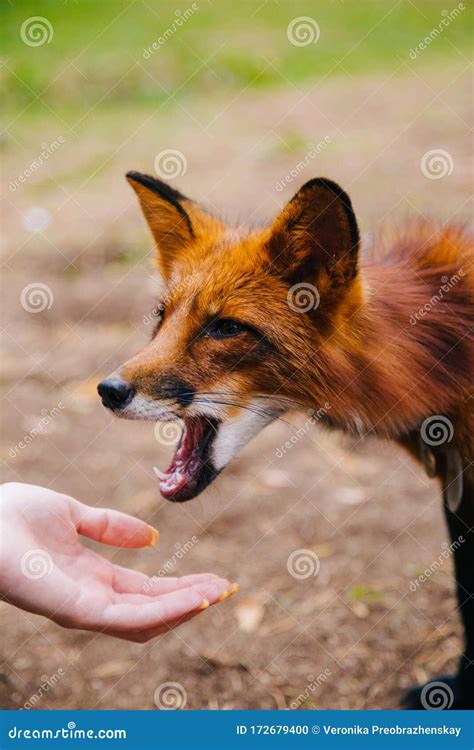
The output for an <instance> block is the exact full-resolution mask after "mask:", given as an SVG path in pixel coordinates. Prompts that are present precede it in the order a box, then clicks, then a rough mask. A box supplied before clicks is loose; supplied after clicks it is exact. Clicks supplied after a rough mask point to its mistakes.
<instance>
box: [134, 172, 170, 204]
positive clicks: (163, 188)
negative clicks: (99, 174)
mask: <svg viewBox="0 0 474 750" xmlns="http://www.w3.org/2000/svg"><path fill="white" fill-rule="evenodd" d="M125 177H126V178H127V180H131V181H132V182H137V183H138V184H139V185H143V187H145V188H147V189H148V190H151V192H152V193H155V194H156V195H159V196H160V198H163V199H164V200H167V201H169V202H170V203H176V202H179V201H182V200H184V199H185V196H184V195H183V194H182V193H180V192H179V190H176V189H175V188H173V187H171V185H169V184H168V183H167V182H163V180H159V179H158V178H157V177H151V176H150V175H148V174H142V173H141V172H135V171H133V170H132V171H131V172H127V174H126V175H125Z"/></svg>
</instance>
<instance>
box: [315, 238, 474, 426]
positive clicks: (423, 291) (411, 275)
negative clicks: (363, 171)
mask: <svg viewBox="0 0 474 750" xmlns="http://www.w3.org/2000/svg"><path fill="white" fill-rule="evenodd" d="M358 282H359V288H358V289H357V288H356V289H353V290H352V291H351V292H349V294H348V297H347V303H346V304H343V306H342V308H341V315H340V316H339V320H340V321H341V322H340V324H339V325H338V327H337V328H336V330H335V331H334V333H333V334H332V335H331V336H330V337H329V338H328V340H327V342H326V343H325V344H324V345H323V346H322V347H321V349H320V351H318V354H317V358H316V361H315V364H316V366H317V370H318V373H319V377H323V378H324V382H325V385H326V389H327V393H328V401H329V402H330V403H331V411H330V413H329V415H330V420H329V421H331V422H332V423H333V424H336V425H337V426H340V427H343V428H344V429H346V430H349V431H351V432H355V433H358V434H361V433H365V432H373V433H374V434H380V435H385V436H387V437H397V436H401V435H404V434H406V433H407V432H409V431H410V430H412V429H417V428H419V426H420V424H421V423H422V422H423V420H424V419H426V417H427V416H430V415H433V414H444V415H450V414H451V415H452V414H454V413H455V411H456V409H457V408H459V406H460V404H461V403H462V401H463V400H464V399H465V398H467V397H468V396H469V393H472V383H473V364H474V355H473V339H472V325H473V322H474V313H473V301H474V300H473V289H474V285H473V277H472V249H471V248H470V247H469V245H468V242H467V240H466V239H465V238H463V237H462V234H461V233H460V232H457V231H455V230H450V231H444V232H442V233H439V234H437V235H435V236H432V235H431V234H430V231H429V228H427V227H417V228H416V230H415V231H414V232H413V233H412V234H411V235H409V236H407V237H405V238H402V239H399V240H398V241H396V242H395V243H393V244H392V245H391V247H390V249H389V251H388V252H387V253H384V254H382V255H381V257H379V258H376V257H373V258H363V259H362V261H361V268H360V272H359V279H358ZM356 286H357V285H356ZM355 296H356V297H357V298H358V302H357V303H356V304H354V297H355Z"/></svg>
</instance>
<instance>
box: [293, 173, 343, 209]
mask: <svg viewBox="0 0 474 750" xmlns="http://www.w3.org/2000/svg"><path fill="white" fill-rule="evenodd" d="M317 187H319V188H323V189H325V190H329V192H330V193H333V195H335V196H336V197H337V198H340V199H341V200H342V201H343V203H345V204H346V205H348V206H350V205H351V200H350V198H349V196H348V195H347V193H346V192H345V190H343V189H342V187H341V186H340V185H338V183H337V182H334V180H330V179H329V177H315V178H314V179H312V180H309V181H308V182H305V184H304V185H303V186H302V187H301V188H300V191H301V190H313V189H314V188H317Z"/></svg>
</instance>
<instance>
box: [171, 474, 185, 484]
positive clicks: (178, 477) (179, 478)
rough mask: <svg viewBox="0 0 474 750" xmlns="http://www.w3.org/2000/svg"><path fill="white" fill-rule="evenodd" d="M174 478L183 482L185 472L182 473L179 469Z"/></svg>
mask: <svg viewBox="0 0 474 750" xmlns="http://www.w3.org/2000/svg"><path fill="white" fill-rule="evenodd" d="M173 479H174V480H175V482H177V483H179V482H182V481H183V479H184V474H181V473H180V472H179V471H177V472H176V473H175V475H174V477H173Z"/></svg>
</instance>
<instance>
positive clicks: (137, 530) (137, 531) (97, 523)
mask: <svg viewBox="0 0 474 750" xmlns="http://www.w3.org/2000/svg"><path fill="white" fill-rule="evenodd" d="M73 520H74V524H75V526H76V530H77V533H78V534H82V535H83V536H87V537H88V538H89V539H94V540H95V541H96V542H101V543H102V544H113V545H115V546H116V547H133V548H136V547H148V546H155V544H157V543H158V540H159V537H160V535H159V533H158V531H157V530H156V529H154V528H153V526H149V525H148V524H147V523H145V521H141V520H140V519H139V518H134V517H133V516H129V515H127V514H126V513H120V512H119V511H117V510H110V508H94V507H91V506H90V505H83V504H82V503H80V502H79V501H78V500H75V501H74V504H73Z"/></svg>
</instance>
